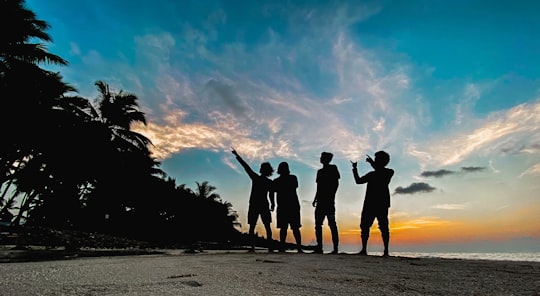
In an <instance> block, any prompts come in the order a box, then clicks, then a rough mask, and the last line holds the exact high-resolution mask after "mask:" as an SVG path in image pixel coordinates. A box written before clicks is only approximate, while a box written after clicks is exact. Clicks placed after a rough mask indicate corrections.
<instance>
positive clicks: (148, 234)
mask: <svg viewBox="0 0 540 296" xmlns="http://www.w3.org/2000/svg"><path fill="white" fill-rule="evenodd" d="M0 26H1V28H2V30H1V31H0V32H1V33H0V34H1V35H0V97H1V103H2V108H1V109H0V126H1V127H2V137H3V141H2V145H0V220H3V221H6V220H7V221H10V222H11V223H12V225H14V226H17V227H18V226H19V225H23V226H28V227H30V226H35V225H39V226H46V227H51V228H55V229H70V230H78V231H88V232H99V233H107V234H113V235H119V236H124V237H129V238H133V239H138V240H144V241H150V242H155V243H166V244H173V243H185V242H193V241H219V242H221V241H229V240H231V239H232V238H234V237H236V236H238V234H239V232H238V230H237V229H236V226H238V222H237V215H236V213H235V211H234V210H233V207H232V205H231V204H230V203H228V202H224V201H222V200H221V198H220V196H219V195H218V194H217V193H215V189H216V188H215V187H213V186H211V185H210V184H209V183H208V182H202V183H197V189H196V190H195V191H193V190H191V189H189V188H188V187H187V186H186V185H185V184H181V185H177V184H176V180H174V179H171V178H170V177H168V176H167V175H166V173H165V172H163V171H162V170H161V169H160V167H159V166H160V163H159V162H157V161H156V160H155V159H154V158H153V157H152V155H151V153H150V151H149V145H151V143H150V140H149V139H147V138H146V137H145V136H143V135H142V134H139V133H136V132H134V131H132V130H131V129H130V127H131V125H132V124H133V123H142V124H146V118H145V114H144V113H143V112H141V111H140V109H139V106H138V98H137V96H136V95H134V94H131V93H126V92H123V91H118V92H114V91H111V90H110V89H109V86H108V84H107V83H106V82H103V81H97V82H96V83H95V85H96V87H97V89H98V92H99V97H98V98H97V99H87V98H83V97H80V96H78V94H77V91H76V89H75V88H74V87H73V86H71V85H69V84H68V83H66V82H64V81H63V77H62V76H61V75H60V74H59V73H54V72H51V71H47V70H45V69H43V68H42V67H40V65H41V64H43V63H51V64H57V65H64V66H67V64H68V63H67V61H65V60H64V59H62V58H61V57H59V56H56V55H54V54H51V53H49V52H48V51H47V48H46V46H45V42H51V41H52V40H51V37H50V36H49V35H48V34H47V32H46V30H47V29H48V28H49V26H48V24H47V23H46V22H45V21H42V20H38V19H36V15H35V14H34V13H33V12H32V11H30V10H28V9H27V8H26V7H25V5H24V1H23V0H0Z"/></svg>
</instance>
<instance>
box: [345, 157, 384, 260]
mask: <svg viewBox="0 0 540 296" xmlns="http://www.w3.org/2000/svg"><path fill="white" fill-rule="evenodd" d="M366 162H369V164H371V166H372V167H373V169H374V170H373V171H370V172H368V173H367V174H365V175H363V176H362V177H360V176H359V175H358V169H357V165H358V162H352V161H351V164H352V171H353V175H354V181H355V182H356V184H364V183H367V186H366V194H365V197H364V205H363V207H362V216H361V218H360V231H361V238H362V250H361V251H360V255H367V242H368V239H369V231H370V228H371V226H372V225H373V222H374V221H375V218H377V223H378V224H379V229H380V231H381V236H382V239H383V243H384V253H383V256H388V244H389V242H390V229H389V227H388V224H389V223H388V209H389V208H390V190H389V189H388V184H390V180H391V179H392V176H393V175H394V170H392V169H389V168H387V167H386V166H387V165H388V163H389V162H390V155H389V154H388V153H386V152H384V151H378V152H376V153H375V160H373V159H372V158H371V157H370V156H369V155H368V156H367V158H366Z"/></svg>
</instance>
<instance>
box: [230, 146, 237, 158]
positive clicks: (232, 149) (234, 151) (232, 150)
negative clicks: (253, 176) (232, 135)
mask: <svg viewBox="0 0 540 296" xmlns="http://www.w3.org/2000/svg"><path fill="white" fill-rule="evenodd" d="M231 152H232V154H234V155H235V156H238V152H236V150H235V149H234V148H233V147H231Z"/></svg>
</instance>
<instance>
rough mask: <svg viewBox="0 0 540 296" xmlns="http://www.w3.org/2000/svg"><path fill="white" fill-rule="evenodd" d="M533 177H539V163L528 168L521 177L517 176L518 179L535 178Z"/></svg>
mask: <svg viewBox="0 0 540 296" xmlns="http://www.w3.org/2000/svg"><path fill="white" fill-rule="evenodd" d="M535 175H540V163H537V164H535V165H533V166H531V167H529V168H528V169H527V170H526V171H524V172H523V173H521V175H519V177H520V178H522V177H524V176H535Z"/></svg>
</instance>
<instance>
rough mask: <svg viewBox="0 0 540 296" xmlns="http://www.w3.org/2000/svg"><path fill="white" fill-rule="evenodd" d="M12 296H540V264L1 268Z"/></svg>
mask: <svg viewBox="0 0 540 296" xmlns="http://www.w3.org/2000/svg"><path fill="white" fill-rule="evenodd" d="M0 273H1V274H3V275H5V276H3V277H2V278H1V279H0V287H2V288H1V289H2V291H0V292H2V294H7V295H51V294H54V295H58V294H62V295H75V294H77V295H79V294H84V295H124V294H135V295H203V294H205V295H353V294H354V295H475V294H476V295H488V294H489V295H516V294H517V295H538V294H539V293H540V262H520V261H492V260H468V259H443V258H410V257H399V256H390V257H380V256H373V255H370V256H360V255H355V254H347V253H341V254H338V255H331V254H310V253H305V254H296V253H268V252H267V251H266V250H257V251H256V252H255V253H248V252H246V251H245V250H229V251H227V250H210V251H202V252H195V253H187V252H184V250H159V252H157V253H154V254H146V255H135V256H134V255H128V254H126V255H125V256H110V257H109V256H105V257H84V258H81V257H79V258H75V259H74V260H73V259H69V260H54V261H34V262H11V263H2V264H0Z"/></svg>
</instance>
